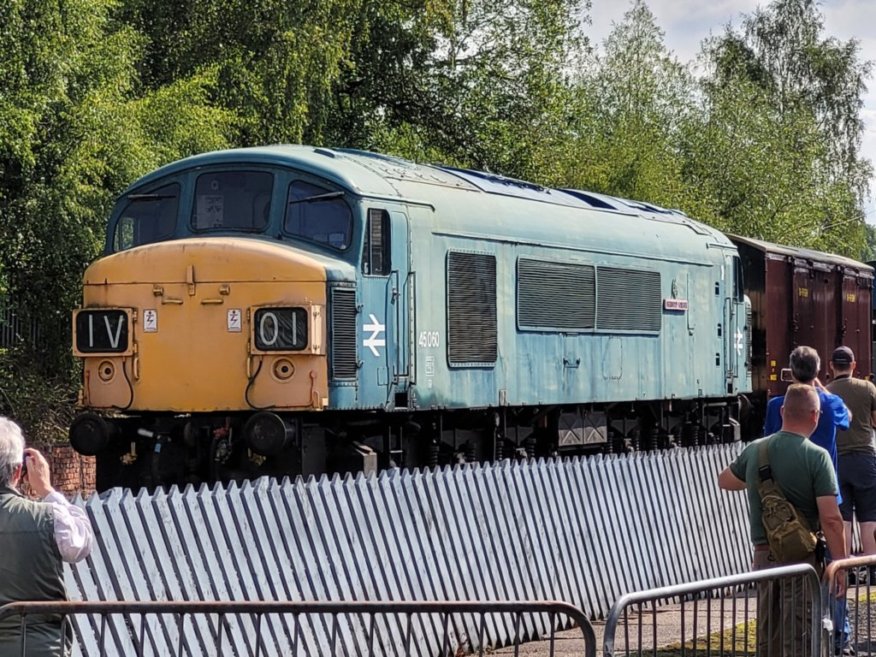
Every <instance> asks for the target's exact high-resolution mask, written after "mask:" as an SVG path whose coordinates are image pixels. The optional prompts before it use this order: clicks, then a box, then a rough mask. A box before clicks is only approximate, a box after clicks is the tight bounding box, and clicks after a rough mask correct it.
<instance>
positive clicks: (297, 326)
mask: <svg viewBox="0 0 876 657" xmlns="http://www.w3.org/2000/svg"><path fill="white" fill-rule="evenodd" d="M253 332H254V334H255V346H256V349H259V350H261V351H300V350H301V349H304V348H305V347H306V346H307V311H306V310H305V309H304V308H259V309H258V310H256V312H255V321H254V322H253Z"/></svg>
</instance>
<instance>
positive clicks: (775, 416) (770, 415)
mask: <svg viewBox="0 0 876 657" xmlns="http://www.w3.org/2000/svg"><path fill="white" fill-rule="evenodd" d="M790 361H791V376H792V377H794V381H796V382H797V383H803V384H806V385H810V386H814V387H815V389H816V390H818V396H819V398H820V399H821V417H820V418H819V419H818V426H817V427H816V429H815V433H813V434H812V436H811V437H810V440H811V441H812V442H813V443H815V444H816V445H818V446H819V447H823V448H824V449H826V450H827V453H828V454H830V460H831V462H832V463H833V469H834V471H835V472H836V470H837V457H836V430H837V429H848V428H849V424H850V422H851V415H850V414H849V409H848V408H846V405H845V404H844V403H843V400H842V399H841V398H840V397H838V396H837V395H834V394H832V393H830V392H828V391H827V388H825V387H824V386H823V385H821V381H819V380H818V370H819V369H821V359H820V358H819V357H818V352H817V351H815V349H813V348H812V347H805V346H800V347H797V348H796V349H794V351H792V352H791V358H790ZM784 401H785V396H784V395H782V396H780V397H773V398H772V399H770V400H769V402H768V403H767V412H766V420H765V421H764V424H763V435H764V436H771V435H772V434H774V433H776V432H777V431H779V430H780V429H781V428H782V415H781V408H782V404H783V403H784ZM837 502H838V503H842V496H841V495H838V496H837Z"/></svg>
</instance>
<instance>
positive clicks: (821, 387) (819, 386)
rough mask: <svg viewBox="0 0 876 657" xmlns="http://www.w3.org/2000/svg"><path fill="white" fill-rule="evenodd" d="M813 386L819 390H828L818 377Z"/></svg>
mask: <svg viewBox="0 0 876 657" xmlns="http://www.w3.org/2000/svg"><path fill="white" fill-rule="evenodd" d="M812 385H813V386H815V387H816V388H818V389H819V390H827V388H825V387H824V384H823V383H822V382H821V379H819V378H818V377H817V376H816V377H815V380H814V381H813V382H812Z"/></svg>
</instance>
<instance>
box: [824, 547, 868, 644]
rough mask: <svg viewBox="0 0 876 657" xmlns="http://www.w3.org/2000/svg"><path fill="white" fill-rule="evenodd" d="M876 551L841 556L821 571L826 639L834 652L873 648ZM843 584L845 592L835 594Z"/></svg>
mask: <svg viewBox="0 0 876 657" xmlns="http://www.w3.org/2000/svg"><path fill="white" fill-rule="evenodd" d="M874 576H876V555H871V556H864V557H852V558H850V559H840V560H837V561H833V562H831V563H830V564H828V566H827V568H826V569H825V571H824V581H825V584H826V587H825V588H826V596H825V597H826V604H825V606H824V627H825V630H826V637H825V641H827V642H828V643H827V645H828V646H831V647H832V648H833V652H834V654H839V655H842V654H846V655H851V654H853V652H855V653H857V654H859V655H863V654H871V655H872V654H874V652H876V634H874V630H876V618H874V612H873V606H874V604H876V591H874V589H876V586H874V585H876V581H873V580H874ZM840 582H843V583H844V584H845V586H844V587H843V588H845V589H846V590H845V595H837V594H838V593H839V592H840V591H841V590H842V589H840V588H839V585H840Z"/></svg>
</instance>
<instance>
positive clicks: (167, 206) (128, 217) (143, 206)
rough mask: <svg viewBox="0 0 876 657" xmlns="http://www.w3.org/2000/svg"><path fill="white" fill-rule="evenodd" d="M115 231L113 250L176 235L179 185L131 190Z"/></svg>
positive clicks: (159, 240)
mask: <svg viewBox="0 0 876 657" xmlns="http://www.w3.org/2000/svg"><path fill="white" fill-rule="evenodd" d="M127 202H128V203H127V205H126V206H125V208H124V209H123V210H122V212H121V213H120V214H119V218H118V221H117V222H116V227H115V231H114V233H113V251H124V250H126V249H131V248H133V247H135V246H140V245H142V244H152V243H153V242H161V241H162V240H166V239H168V238H170V237H172V236H173V233H174V230H175V229H176V219H177V214H178V212H179V185H178V184H177V183H172V184H170V185H164V186H163V187H159V188H158V189H155V190H152V191H150V192H146V193H135V194H129V195H128V197H127Z"/></svg>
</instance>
